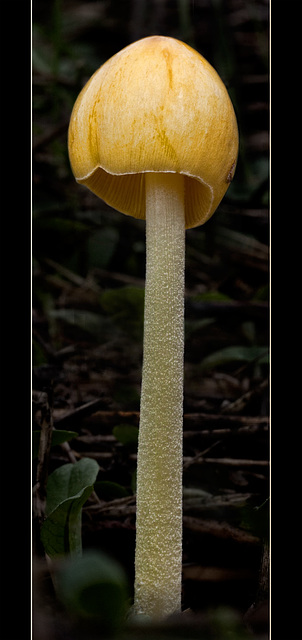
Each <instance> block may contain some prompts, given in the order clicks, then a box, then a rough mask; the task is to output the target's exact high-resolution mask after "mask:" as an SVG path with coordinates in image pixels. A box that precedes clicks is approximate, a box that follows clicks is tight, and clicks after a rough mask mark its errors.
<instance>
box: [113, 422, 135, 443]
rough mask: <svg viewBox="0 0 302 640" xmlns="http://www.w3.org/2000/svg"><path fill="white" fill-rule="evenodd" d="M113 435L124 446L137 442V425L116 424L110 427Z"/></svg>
mask: <svg viewBox="0 0 302 640" xmlns="http://www.w3.org/2000/svg"><path fill="white" fill-rule="evenodd" d="M112 433H113V435H114V437H115V438H116V439H117V440H118V441H119V442H121V443H122V444H123V445H125V446H129V445H131V446H132V445H135V446H137V443H138V427H135V426H134V425H133V424H118V425H116V426H115V427H113V429H112Z"/></svg>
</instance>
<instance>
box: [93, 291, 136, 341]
mask: <svg viewBox="0 0 302 640" xmlns="http://www.w3.org/2000/svg"><path fill="white" fill-rule="evenodd" d="M144 299H145V292H144V289H139V288H137V287H123V288H121V289H109V290H107V291H105V292H104V293H103V294H102V296H101V305H102V307H103V309H104V311H105V312H106V313H108V315H110V316H111V317H112V319H113V320H114V322H115V323H116V324H117V326H119V327H120V328H121V329H122V330H125V328H126V330H127V333H128V334H130V335H131V336H132V337H133V338H135V339H141V338H142V335H143V326H144Z"/></svg>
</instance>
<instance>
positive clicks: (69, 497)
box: [41, 458, 99, 557]
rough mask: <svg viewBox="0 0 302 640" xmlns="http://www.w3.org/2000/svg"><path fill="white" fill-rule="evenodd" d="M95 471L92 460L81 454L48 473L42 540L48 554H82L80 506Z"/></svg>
mask: <svg viewBox="0 0 302 640" xmlns="http://www.w3.org/2000/svg"><path fill="white" fill-rule="evenodd" d="M98 471H99V466H98V464H97V462H96V461H95V460H92V459H90V458H82V460H80V461H79V462H76V463H75V464H72V463H70V464H65V465H63V466H62V467H59V469H56V470H55V471H54V472H53V473H52V474H51V475H50V476H49V479H48V483H47V501H46V509H45V514H46V516H47V517H46V520H45V522H44V523H43V525H42V528H41V541H42V543H43V546H44V549H45V551H46V553H47V554H48V555H49V556H50V557H55V556H59V555H62V554H66V553H70V554H72V555H80V554H81V552H82V541H81V510H82V507H83V505H84V504H85V502H86V501H87V499H88V498H89V496H90V494H91V493H92V491H93V485H94V482H95V480H96V477H97V474H98Z"/></svg>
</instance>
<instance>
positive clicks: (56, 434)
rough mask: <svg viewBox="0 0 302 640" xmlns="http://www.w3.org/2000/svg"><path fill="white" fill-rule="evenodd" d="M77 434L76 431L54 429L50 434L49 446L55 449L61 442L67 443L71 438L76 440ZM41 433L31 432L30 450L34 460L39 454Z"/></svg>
mask: <svg viewBox="0 0 302 640" xmlns="http://www.w3.org/2000/svg"><path fill="white" fill-rule="evenodd" d="M78 435H79V434H78V433H77V432H76V431H64V430H63V429H60V430H59V429H54V430H53V432H52V438H51V446H52V447H56V446H57V445H59V444H62V443H63V442H68V441H69V440H72V439H73V438H76V437H77V436H78ZM40 436H41V431H39V430H38V431H33V435H32V448H33V458H36V457H37V455H38V453H39V444H40Z"/></svg>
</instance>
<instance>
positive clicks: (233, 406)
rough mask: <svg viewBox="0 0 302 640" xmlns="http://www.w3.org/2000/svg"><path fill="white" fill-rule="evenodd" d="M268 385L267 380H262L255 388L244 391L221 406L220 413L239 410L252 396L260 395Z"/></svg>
mask: <svg viewBox="0 0 302 640" xmlns="http://www.w3.org/2000/svg"><path fill="white" fill-rule="evenodd" d="M267 387H268V380H263V381H262V382H261V383H260V384H259V385H258V386H257V387H256V388H255V389H252V390H251V391H248V392H247V393H244V394H243V395H242V396H241V397H240V398H237V400H235V401H234V402H231V403H230V404H227V405H226V406H224V407H222V408H221V413H223V414H225V413H231V412H236V411H241V410H242V409H244V407H245V406H246V405H247V403H248V402H249V401H250V400H251V398H252V397H253V396H257V395H260V394H261V393H262V392H263V391H264V390H265V389H266V388H267Z"/></svg>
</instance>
